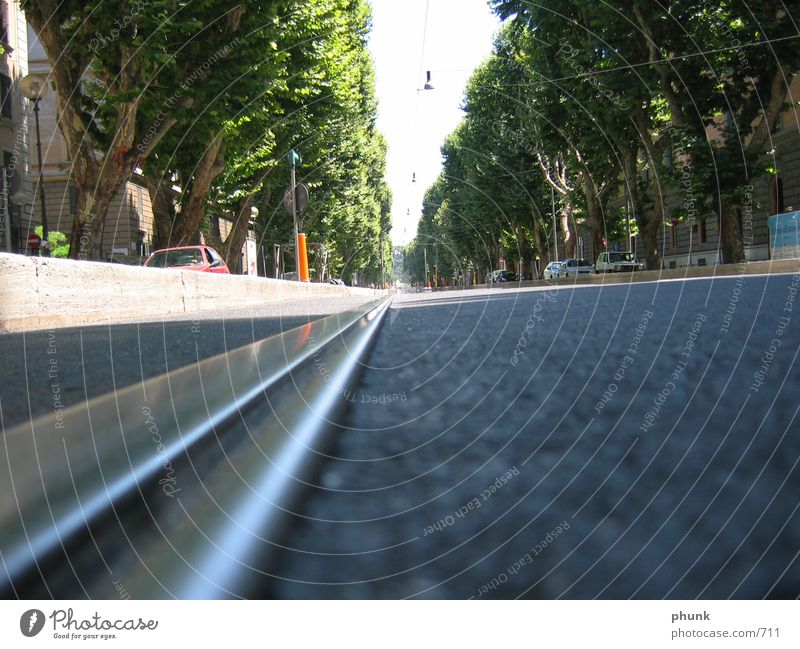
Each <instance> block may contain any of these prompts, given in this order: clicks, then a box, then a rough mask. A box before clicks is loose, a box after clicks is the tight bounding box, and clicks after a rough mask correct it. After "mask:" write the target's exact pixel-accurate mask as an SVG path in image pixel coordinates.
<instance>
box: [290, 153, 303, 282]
mask: <svg viewBox="0 0 800 649" xmlns="http://www.w3.org/2000/svg"><path fill="white" fill-rule="evenodd" d="M286 163H287V164H288V165H289V169H290V170H291V186H290V188H289V191H290V192H291V197H292V199H291V207H292V220H293V221H294V263H295V266H294V267H295V272H296V274H297V281H298V282H299V281H300V224H299V223H298V222H297V165H299V164H302V163H303V159H302V158H301V157H300V154H299V153H298V152H297V151H295V150H294V149H292V150H291V151H289V153H288V154H287V155H286Z"/></svg>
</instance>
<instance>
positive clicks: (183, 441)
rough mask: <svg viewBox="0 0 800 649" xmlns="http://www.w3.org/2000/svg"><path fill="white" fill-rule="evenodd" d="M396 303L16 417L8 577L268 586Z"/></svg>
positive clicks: (82, 593) (90, 589)
mask: <svg viewBox="0 0 800 649" xmlns="http://www.w3.org/2000/svg"><path fill="white" fill-rule="evenodd" d="M389 303H390V300H389V299H386V300H379V301H376V302H372V303H370V304H369V305H367V306H365V307H363V308H361V309H358V310H354V311H348V312H344V313H341V314H337V315H333V316H329V317H327V318H323V319H321V320H318V321H316V322H312V323H309V324H307V325H304V326H302V327H299V328H297V329H293V330H291V331H287V332H284V333H282V334H279V335H278V336H273V337H271V338H268V339H265V340H263V341H259V342H256V343H253V344H251V345H248V346H245V347H241V348H239V349H235V350H233V351H231V352H228V353H226V354H223V355H220V356H217V357H214V358H210V359H207V360H204V361H202V362H199V363H197V364H195V365H192V366H189V367H184V368H181V369H179V370H176V371H174V372H170V373H168V374H165V375H163V376H160V377H156V378H153V379H150V380H147V381H144V382H142V383H139V384H135V385H132V386H129V387H126V388H124V389H121V390H118V391H116V392H115V393H112V394H107V395H104V396H102V397H98V398H95V399H92V400H90V401H88V402H86V403H83V404H79V405H76V406H73V407H70V408H68V409H66V410H64V411H63V412H54V413H53V414H52V415H48V416H45V417H41V418H38V419H35V420H33V421H29V422H26V423H25V424H21V425H18V426H16V427H14V428H11V429H8V430H6V431H5V432H4V434H3V443H2V444H0V592H2V593H3V594H4V595H6V596H11V597H13V596H17V597H57V598H73V597H92V598H105V597H117V596H118V594H119V592H120V588H124V591H125V592H126V593H128V594H130V595H131V596H133V597H136V598H140V599H147V598H167V597H176V598H182V599H190V598H198V599H209V598H225V597H247V596H253V595H257V594H258V593H259V588H260V584H262V583H263V580H264V577H265V575H268V574H269V571H270V563H269V559H270V555H271V552H272V550H273V549H274V547H275V546H276V544H277V543H279V541H280V535H281V533H282V531H283V528H284V526H285V525H286V521H287V519H288V518H290V517H291V514H290V511H291V507H292V505H293V504H294V503H295V501H296V498H297V497H298V495H299V494H301V493H302V491H303V489H306V488H308V485H307V482H306V481H307V480H308V478H309V476H310V473H311V472H312V471H313V469H314V467H315V460H319V459H320V458H321V457H323V456H324V449H325V445H326V439H327V437H328V436H327V435H326V433H327V432H329V431H330V430H332V429H333V428H334V425H333V424H332V422H331V419H332V418H333V417H334V416H335V413H336V411H337V409H338V408H341V407H342V406H343V404H344V403H345V399H344V398H342V393H344V392H345V391H346V390H347V388H348V387H349V386H350V384H351V382H352V381H353V380H354V378H355V375H356V374H357V372H358V370H359V367H360V364H361V361H362V360H363V358H364V356H365V355H366V353H367V352H368V350H369V345H370V343H371V341H372V339H373V337H374V335H375V333H376V332H377V331H378V328H379V326H380V322H381V320H382V318H383V315H384V314H385V312H386V310H387V308H388V305H389ZM121 584H122V585H123V586H121Z"/></svg>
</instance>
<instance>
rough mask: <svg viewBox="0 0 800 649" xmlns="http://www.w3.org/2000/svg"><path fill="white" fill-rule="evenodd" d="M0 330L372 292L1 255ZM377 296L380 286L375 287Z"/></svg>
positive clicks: (369, 295)
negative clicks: (377, 288)
mask: <svg viewBox="0 0 800 649" xmlns="http://www.w3.org/2000/svg"><path fill="white" fill-rule="evenodd" d="M0 277H1V278H2V280H1V281H0V332H1V333H8V332H12V331H25V330H32V329H45V328H53V327H67V326H74V325H82V324H106V323H109V322H115V321H123V320H135V319H137V318H141V317H145V316H146V317H148V318H153V317H156V318H158V317H162V316H168V315H176V314H192V313H199V312H201V311H208V310H214V309H230V308H241V307H245V306H248V305H253V304H267V303H277V302H283V301H286V300H299V299H303V298H306V299H307V298H313V297H335V296H340V297H359V296H363V297H364V298H365V301H366V299H369V298H373V299H374V298H375V297H377V295H376V291H374V290H372V289H366V288H349V287H346V286H334V285H333V284H304V283H300V282H288V281H282V280H277V279H268V278H264V277H248V276H241V275H215V274H209V273H198V272H193V271H179V270H170V271H167V270H163V269H157V268H142V267H139V266H124V265H121V264H108V263H102V262H89V261H74V260H70V259H52V258H46V257H25V256H22V255H14V254H8V253H0ZM378 294H380V291H379V292H378Z"/></svg>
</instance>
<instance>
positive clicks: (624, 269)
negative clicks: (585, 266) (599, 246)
mask: <svg viewBox="0 0 800 649" xmlns="http://www.w3.org/2000/svg"><path fill="white" fill-rule="evenodd" d="M594 267H595V270H597V272H598V273H630V272H633V271H636V270H644V263H643V262H641V261H637V260H636V258H635V257H634V256H633V253H632V252H601V253H600V256H599V257H598V258H597V263H596V264H595V265H594Z"/></svg>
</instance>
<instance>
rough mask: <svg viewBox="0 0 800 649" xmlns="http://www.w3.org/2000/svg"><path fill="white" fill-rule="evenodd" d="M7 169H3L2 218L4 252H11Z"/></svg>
mask: <svg viewBox="0 0 800 649" xmlns="http://www.w3.org/2000/svg"><path fill="white" fill-rule="evenodd" d="M8 176H9V173H8V169H6V168H5V167H4V168H3V205H2V208H3V218H4V219H5V227H4V229H5V235H6V241H5V246H6V252H11V204H10V203H9V202H8V188H9V186H10V183H9V181H8Z"/></svg>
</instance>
